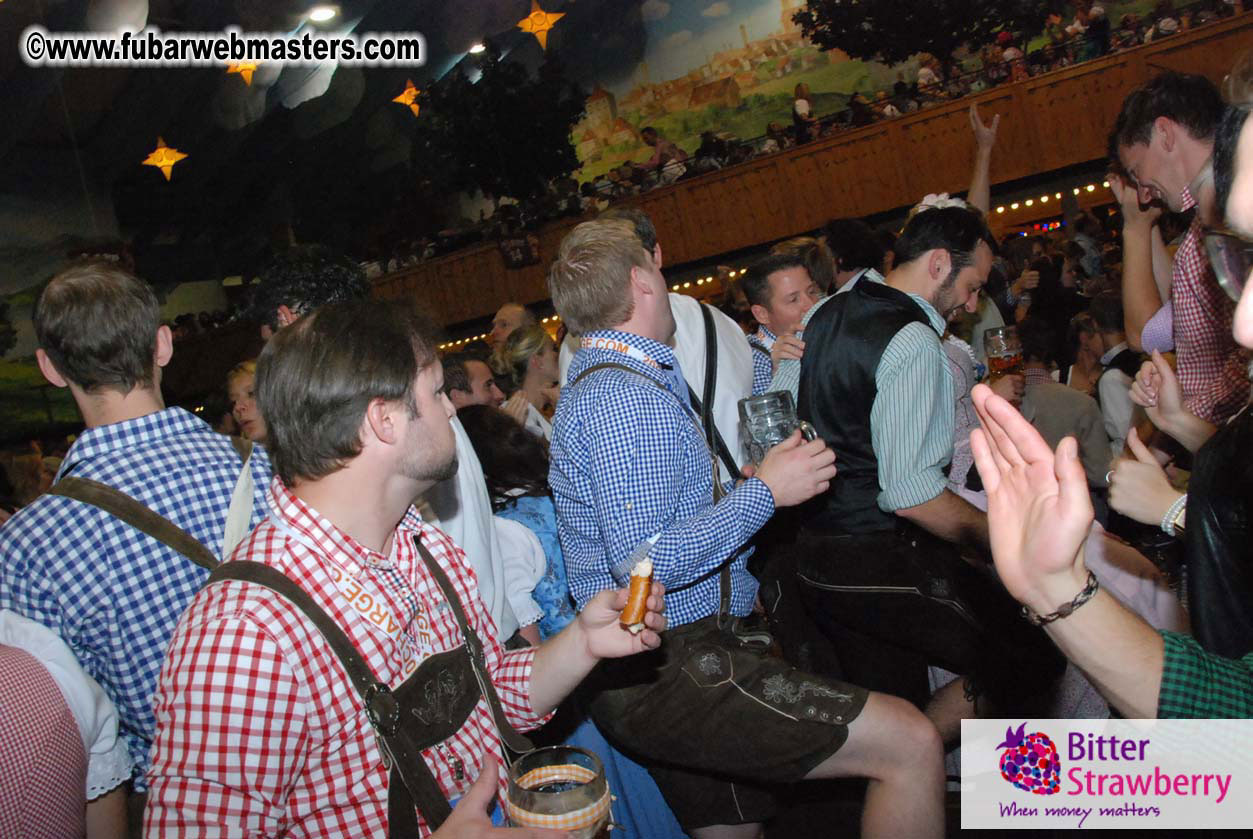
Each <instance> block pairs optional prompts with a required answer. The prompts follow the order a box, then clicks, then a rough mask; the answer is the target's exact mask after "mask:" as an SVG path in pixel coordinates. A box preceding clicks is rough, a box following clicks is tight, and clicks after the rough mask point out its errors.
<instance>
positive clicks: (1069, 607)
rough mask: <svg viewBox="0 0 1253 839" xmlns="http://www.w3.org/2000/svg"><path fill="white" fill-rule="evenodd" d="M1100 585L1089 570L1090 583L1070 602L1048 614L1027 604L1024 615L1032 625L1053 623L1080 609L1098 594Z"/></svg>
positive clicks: (1023, 611) (1023, 610) (1023, 608)
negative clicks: (1037, 611)
mask: <svg viewBox="0 0 1253 839" xmlns="http://www.w3.org/2000/svg"><path fill="white" fill-rule="evenodd" d="M1100 587H1101V584H1100V583H1098V582H1097V580H1096V575H1095V574H1093V573H1092V572H1091V571H1089V572H1088V584H1087V585H1085V586H1084V587H1083V591H1081V592H1079V593H1078V594H1076V595H1075V599H1074V600H1071V601H1070V602H1069V603H1063V604H1062V605H1061V606H1059V607H1058V608H1057V611H1056V612H1049V613H1048V614H1047V615H1037V614H1036V613H1035V612H1033V611H1031V610H1030V609H1028V608H1027V607H1026V606H1023V607H1022V616H1023V617H1024V618H1026V619H1027V622H1028V623H1030V624H1031V625H1032V626H1044V625H1045V624H1046V623H1052V622H1053V621H1055V620H1058V619H1060V618H1066V617H1070V615H1071V614H1072V613H1073V612H1074V611H1075V609H1078V608H1079V607H1080V606H1082V605H1083V604H1084V603H1087V602H1088V601H1089V600H1091V599H1092V596H1093V595H1094V594H1096V590H1097V589H1098V588H1100Z"/></svg>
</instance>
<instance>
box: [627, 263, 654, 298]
mask: <svg viewBox="0 0 1253 839" xmlns="http://www.w3.org/2000/svg"><path fill="white" fill-rule="evenodd" d="M631 287H632V288H633V289H634V291H635V292H636V293H638V294H646V295H650V296H651V295H652V293H653V287H652V284H651V283H649V281H648V276H647V274H645V273H644V269H643V268H640V267H639V266H638V265H633V266H631Z"/></svg>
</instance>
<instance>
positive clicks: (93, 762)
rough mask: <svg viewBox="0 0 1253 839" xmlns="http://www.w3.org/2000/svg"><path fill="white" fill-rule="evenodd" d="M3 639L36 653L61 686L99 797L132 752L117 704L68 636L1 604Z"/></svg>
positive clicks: (123, 771) (92, 793)
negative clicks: (82, 663) (72, 647)
mask: <svg viewBox="0 0 1253 839" xmlns="http://www.w3.org/2000/svg"><path fill="white" fill-rule="evenodd" d="M0 644H8V645H9V646H13V647H17V648H18V649H20V650H24V651H25V652H27V653H29V654H30V655H32V656H34V657H35V658H36V659H37V660H38V661H39V663H40V664H42V665H43V666H44V667H45V668H47V670H48V675H50V676H51V677H52V680H53V681H54V682H56V684H57V688H59V689H60V691H61V695H62V696H63V697H64V698H65V704H66V705H67V706H69V709H70V713H71V714H72V715H73V716H74V722H75V723H77V725H78V733H79V736H80V737H81V738H82V740H83V751H84V752H86V754H87V800H89V801H90V800H92V799H94V798H99V797H100V796H101V795H104V794H105V793H106V792H109V791H111V790H114V789H116V788H117V787H118V785H119V784H122V783H123V782H125V781H126V780H127V779H128V778H130V777H131V758H130V752H129V751H128V750H127V748H126V741H124V740H123V739H122V738H121V737H119V736H118V721H117V709H116V708H114V707H113V702H112V701H111V700H110V699H109V697H108V696H106V695H105V693H104V691H103V690H102V689H101V688H100V685H98V684H97V683H96V680H95V679H93V678H91V677H90V676H88V675H87V673H86V672H85V671H84V670H83V668H82V667H81V666H80V665H79V663H78V659H76V658H75V657H74V653H73V652H71V650H70V648H69V647H68V646H66V645H65V642H64V641H62V640H61V638H60V637H58V636H57V634H56V633H54V632H53V631H52V630H50V629H48V628H47V627H46V626H44V625H43V624H40V623H36V622H35V621H33V620H30V619H29V618H24V617H22V616H21V615H19V614H17V613H15V612H10V611H8V610H0Z"/></svg>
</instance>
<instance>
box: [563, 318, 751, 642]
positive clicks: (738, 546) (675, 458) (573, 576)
mask: <svg viewBox="0 0 1253 839" xmlns="http://www.w3.org/2000/svg"><path fill="white" fill-rule="evenodd" d="M584 337H585V338H602V337H604V338H611V339H614V340H617V341H621V342H623V343H626V344H629V345H631V346H633V347H635V348H637V349H639V350H641V351H642V352H643V353H644V354H645V355H647V356H649V357H650V358H652V359H654V360H655V361H657V362H658V363H660V364H663V365H665V364H668V365H674V364H675V358H674V351H673V350H671V349H670V348H669V347H667V346H665V345H663V344H659V343H657V342H656V341H652V340H649V339H647V338H643V337H641V336H639V335H633V334H630V333H625V332H616V331H611V330H602V331H597V332H590V333H588V334H587V335H586V336H584ZM608 362H612V363H614V364H622V365H624V366H626V367H629V368H631V369H632V370H635V371H638V372H639V373H640V374H641V375H634V374H632V373H627V372H625V371H623V370H613V369H610V370H598V371H596V372H594V373H592V374H590V375H589V376H588V377H587V378H585V379H584V380H583V381H581V382H579V383H578V384H577V385H574V386H572V387H571V386H567V387H566V388H564V389H563V390H562V391H561V399H560V400H559V401H558V403H557V413H556V415H555V416H554V417H553V439H552V459H551V467H550V469H549V474H548V481H549V484H550V485H551V486H552V490H553V500H554V501H555V502H556V505H557V523H558V533H559V535H560V537H561V548H562V551H563V553H564V554H565V559H566V576H567V578H568V580H569V583H570V593H571V594H573V595H574V599H575V601H576V602H577V603H578V605H579V607H580V608H582V607H583V605H584V604H585V603H587V601H588V599H589V598H591V597H592V596H593V595H594V594H596V593H597V592H599V591H601V590H603V589H606V588H616V587H618V586H619V585H620V584H621V582H622V580H618V581H615V579H614V577H613V575H612V574H611V573H610V569H611V568H613V567H614V566H615V565H616V564H618V563H620V562H622V561H623V560H624V559H626V558H627V557H629V556H630V554H631V552H632V551H633V550H634V549H635V548H636V547H637V546H639V545H640V544H641V543H642V542H643V541H644V540H645V539H648V538H649V537H652V536H654V535H658V534H660V535H659V538H658V539H657V541H656V544H654V545H653V547H652V549H651V551H650V552H649V557H650V558H651V559H652V561H653V579H655V580H658V581H660V582H662V583H664V584H665V585H666V587H667V588H676V587H678V586H680V585H682V584H684V583H688V582H691V581H693V580H695V579H697V578H699V577H701V576H702V575H704V574H706V573H708V572H709V571H711V570H712V569H714V568H717V567H718V565H720V564H721V563H722V562H723V560H725V559H726V558H727V557H729V556H731V555H733V554H737V556H736V559H735V560H734V561H733V562H732V563H731V566H730V571H731V612H732V613H733V614H736V615H745V614H748V612H749V610H750V609H751V608H752V604H753V598H754V597H755V596H756V594H757V581H756V580H755V579H754V578H753V577H752V576H751V575H750V574H749V573H748V569H747V567H746V563H747V559H748V555H749V553H750V551H749V550H746V549H744V545H745V543H746V542H747V541H748V540H749V539H750V538H751V537H752V535H753V534H754V533H756V532H757V530H758V529H759V528H760V527H761V526H762V525H763V524H765V523H766V521H767V519H769V518H770V516H771V515H773V513H774V499H773V498H772V497H771V495H770V490H769V489H768V488H767V487H766V485H765V484H763V483H762V482H761V481H759V480H757V479H756V478H752V479H749V480H747V481H744V482H742V483H741V484H740V485H739V486H738V487H735V488H734V489H731V490H730V492H729V493H728V494H727V495H726V497H724V498H723V499H722V500H721V501H720V502H718V503H717V504H714V503H713V481H714V477H713V467H712V464H711V461H710V457H709V449H708V447H707V445H706V443H705V439H704V437H703V435H702V433H701V431H700V426H699V425H698V424H697V423H698V420H697V419H696V417H695V415H693V414H692V413H691V412H690V410H689V409H688V407H687V394H686V392H684V393H682V394H680V393H678V392H677V391H676V390H675V387H674V385H673V384H672V382H671V380H670V376H669V375H667V373H666V371H664V370H661V369H657V368H655V367H651V366H649V365H648V364H646V363H644V362H643V361H639V360H636V359H634V358H631V357H629V356H627V355H625V354H624V353H621V352H618V351H616V350H612V349H591V348H583V349H580V350H579V351H578V353H576V354H575V356H574V361H573V362H572V363H571V364H570V372H569V379H568V381H570V382H573V381H574V380H575V379H577V378H578V376H579V374H580V373H582V372H583V371H584V370H586V369H588V368H589V367H592V366H594V365H597V364H604V363H608ZM641 376H643V378H642V377H641ZM653 382H656V383H660V384H661V385H662V386H663V387H657V386H656V385H655V384H653ZM627 572H628V573H629V569H627ZM718 577H719V575H718V574H713V575H712V576H710V577H709V578H708V579H706V580H704V581H703V582H701V583H699V584H697V585H695V586H693V587H692V588H690V589H688V590H686V591H683V592H679V593H677V594H673V595H671V594H667V595H666V617H667V619H668V620H669V622H670V625H671V626H672V627H674V626H681V625H683V624H685V623H690V622H692V621H695V620H699V619H701V618H704V617H707V616H709V615H713V614H716V613H717V611H718V602H719V585H718ZM623 579H625V578H623Z"/></svg>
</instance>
